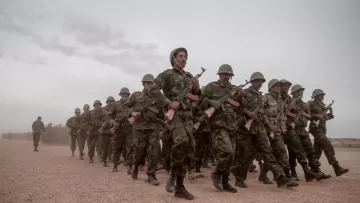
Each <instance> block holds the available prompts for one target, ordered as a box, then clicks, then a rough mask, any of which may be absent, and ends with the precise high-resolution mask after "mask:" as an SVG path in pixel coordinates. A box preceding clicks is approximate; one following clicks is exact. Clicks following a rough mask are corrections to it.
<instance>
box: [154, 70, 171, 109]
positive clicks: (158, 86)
mask: <svg viewBox="0 0 360 203" xmlns="http://www.w3.org/2000/svg"><path fill="white" fill-rule="evenodd" d="M165 78H166V72H165V71H164V72H162V73H160V74H159V75H158V76H157V77H156V78H155V80H154V82H153V85H152V87H151V88H150V89H149V94H150V96H151V97H152V98H153V99H154V100H155V102H156V103H157V104H159V105H160V106H161V107H165V106H166V105H168V104H169V103H170V102H171V101H170V100H169V99H168V98H166V97H165V95H164V94H163V93H162V92H161V90H162V89H163V88H164V86H165V82H166V79H165Z"/></svg>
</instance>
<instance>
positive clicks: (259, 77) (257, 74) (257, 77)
mask: <svg viewBox="0 0 360 203" xmlns="http://www.w3.org/2000/svg"><path fill="white" fill-rule="evenodd" d="M254 80H262V81H263V82H266V80H265V77H264V75H263V74H262V73H260V72H255V73H253V74H251V76H250V82H252V81H254Z"/></svg>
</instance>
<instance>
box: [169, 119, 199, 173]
mask: <svg viewBox="0 0 360 203" xmlns="http://www.w3.org/2000/svg"><path fill="white" fill-rule="evenodd" d="M169 130H170V136H171V138H172V141H173V144H172V146H171V153H170V168H171V172H172V173H173V174H174V175H175V176H181V177H185V176H186V172H187V171H188V170H189V169H191V167H192V161H193V159H194V152H195V140H194V137H193V121H192V120H190V119H182V118H180V117H178V116H176V115H175V116H174V118H173V120H172V121H171V123H170V127H169Z"/></svg>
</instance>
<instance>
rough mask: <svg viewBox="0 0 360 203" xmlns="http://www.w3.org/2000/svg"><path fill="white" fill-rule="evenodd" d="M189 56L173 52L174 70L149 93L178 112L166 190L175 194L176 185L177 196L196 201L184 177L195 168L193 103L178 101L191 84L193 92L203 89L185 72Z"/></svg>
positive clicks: (172, 125) (173, 124)
mask: <svg viewBox="0 0 360 203" xmlns="http://www.w3.org/2000/svg"><path fill="white" fill-rule="evenodd" d="M187 53H188V52H187V50H186V49H185V48H176V49H174V50H173V51H172V52H171V53H170V63H171V66H172V67H173V69H167V70H165V71H163V72H162V73H160V74H159V75H158V76H157V77H156V78H155V80H154V84H153V86H152V87H151V88H150V89H149V94H150V96H151V97H153V98H154V100H155V102H156V103H157V104H158V105H160V106H161V107H164V108H165V107H167V108H169V109H172V110H174V111H176V114H175V115H174V116H173V118H172V120H171V121H170V123H169V129H170V136H171V137H172V140H173V145H172V148H171V160H170V162H171V171H170V174H169V179H170V180H168V181H167V184H166V190H167V191H173V183H174V182H176V186H175V193H174V196H175V197H179V198H184V199H187V200H191V199H194V196H193V195H192V194H191V193H189V192H188V191H187V190H186V189H185V186H184V178H185V176H186V172H187V170H188V169H189V168H191V161H192V159H193V156H194V151H195V141H194V137H193V132H192V128H193V115H192V104H193V101H191V100H190V99H188V98H186V99H184V101H176V100H177V96H178V95H179V94H180V93H181V91H183V89H185V87H186V86H187V85H188V84H190V83H192V84H193V85H194V86H193V89H191V90H190V93H192V94H195V95H198V94H200V93H201V90H200V87H199V81H198V80H197V79H196V78H195V77H193V76H192V75H191V73H189V72H186V71H184V68H185V66H186V61H187V58H188V54H187ZM161 90H162V91H163V93H162V92H161ZM175 179H176V181H175Z"/></svg>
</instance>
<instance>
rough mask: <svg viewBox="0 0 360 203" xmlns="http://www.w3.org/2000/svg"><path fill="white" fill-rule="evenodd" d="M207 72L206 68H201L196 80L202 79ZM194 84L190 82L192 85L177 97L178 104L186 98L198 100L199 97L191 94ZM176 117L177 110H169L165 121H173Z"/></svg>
mask: <svg viewBox="0 0 360 203" xmlns="http://www.w3.org/2000/svg"><path fill="white" fill-rule="evenodd" d="M205 71H206V69H205V68H203V67H201V73H200V74H197V75H196V76H195V78H196V79H199V78H200V77H201V75H202V74H203V73H204V72H205ZM192 87H193V84H192V83H191V82H190V84H189V85H188V86H186V87H185V89H183V91H182V92H181V93H180V94H179V95H178V96H177V98H176V101H178V102H182V101H183V100H184V99H185V97H187V98H189V99H191V100H198V99H199V98H198V96H195V95H193V94H191V93H190V90H191V89H192ZM174 115H175V110H174V109H169V110H168V111H167V112H166V113H165V119H166V120H168V121H171V120H172V119H173V117H174Z"/></svg>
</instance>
